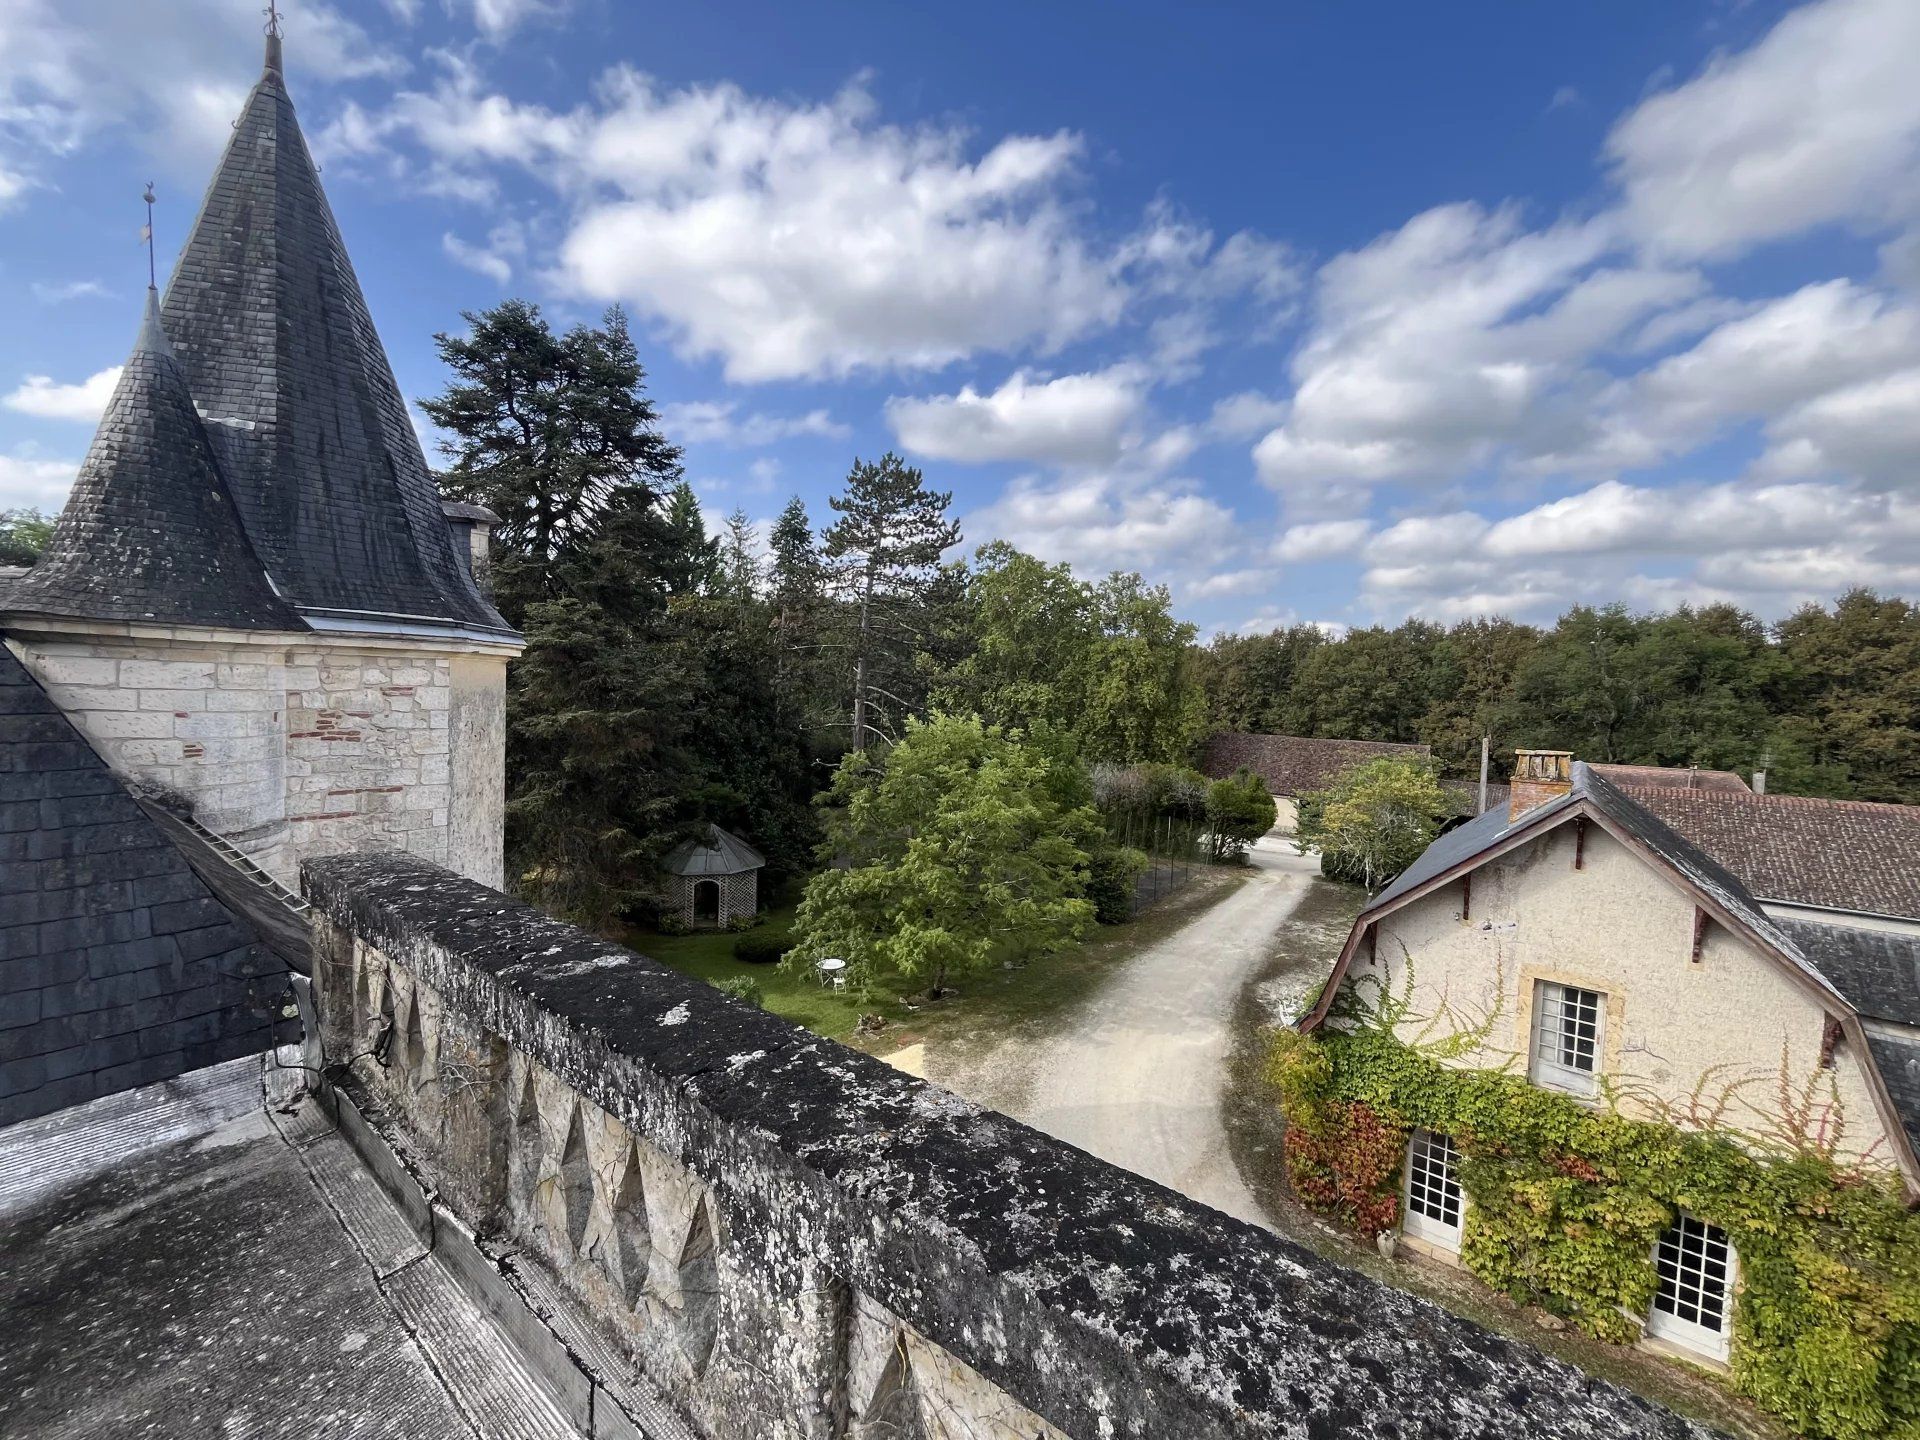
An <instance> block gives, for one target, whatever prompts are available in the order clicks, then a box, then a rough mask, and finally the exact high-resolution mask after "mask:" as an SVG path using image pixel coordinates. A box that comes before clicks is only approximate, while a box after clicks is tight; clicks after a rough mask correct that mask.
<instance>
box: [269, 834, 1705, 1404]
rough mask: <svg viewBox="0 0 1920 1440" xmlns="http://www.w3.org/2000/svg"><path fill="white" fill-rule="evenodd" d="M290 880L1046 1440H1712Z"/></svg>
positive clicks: (709, 1019) (1083, 1176) (537, 934)
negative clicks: (1029, 1419)
mask: <svg viewBox="0 0 1920 1440" xmlns="http://www.w3.org/2000/svg"><path fill="white" fill-rule="evenodd" d="M302 876H303V882H304V888H305V891H306V893H307V895H308V897H309V898H310V899H311V900H312V901H313V902H314V904H315V906H316V908H317V910H318V911H319V912H320V913H321V915H323V916H324V917H325V919H326V920H327V921H328V922H329V923H331V924H332V925H333V926H335V927H337V928H338V929H339V930H341V931H343V932H345V933H348V934H351V935H352V936H353V937H354V938H355V939H356V940H358V941H361V942H363V943H365V944H367V945H370V946H372V947H374V948H376V949H378V950H380V951H382V952H383V953H385V954H386V955H387V956H388V957H389V959H391V960H392V961H393V962H394V963H396V964H400V965H402V966H405V967H408V968H410V969H412V970H413V971H414V973H415V974H416V976H417V977H418V978H419V979H420V980H422V981H424V982H426V983H427V984H429V985H431V986H433V987H434V988H435V990H436V991H437V992H438V993H439V995H440V996H441V998H442V1000H443V1002H444V1003H445V1005H446V1006H447V1007H448V1009H449V1011H450V1012H452V1013H457V1014H460V1015H462V1016H464V1017H466V1018H467V1019H469V1020H471V1021H473V1022H475V1023H477V1024H478V1025H480V1026H482V1027H484V1028H485V1029H486V1030H488V1031H490V1032H492V1033H493V1034H496V1035H498V1036H500V1037H501V1038H502V1039H503V1040H505V1041H506V1042H507V1043H508V1044H509V1045H511V1046H513V1047H515V1048H517V1049H519V1050H521V1051H522V1052H523V1053H525V1054H527V1055H529V1056H531V1057H532V1058H534V1059H535V1060H537V1061H538V1062H539V1063H540V1064H541V1065H543V1066H545V1067H547V1068H548V1069H549V1070H550V1071H551V1072H553V1073H554V1074H555V1075H556V1076H558V1077H560V1078H561V1079H563V1080H564V1081H566V1082H567V1083H568V1084H569V1085H570V1086H572V1087H573V1088H574V1089H575V1090H576V1091H577V1092H579V1093H580V1094H582V1095H584V1096H586V1097H587V1098H589V1099H590V1100H592V1101H593V1102H594V1103H596V1104H598V1105H600V1106H601V1107H602V1108H604V1109H606V1110H607V1111H608V1112H609V1113H610V1114H612V1115H614V1116H616V1117H618V1118H619V1119H620V1120H621V1121H622V1122H623V1123H626V1124H629V1125H631V1126H632V1127H633V1128H634V1129H635V1130H636V1131H642V1132H645V1133H647V1134H648V1135H649V1136H650V1137H651V1138H652V1139H653V1140H654V1142H655V1143H659V1144H663V1145H665V1146H666V1147H667V1148H668V1149H669V1150H671V1149H672V1148H674V1147H675V1146H676V1145H678V1146H679V1147H680V1148H681V1150H682V1153H683V1157H684V1158H685V1159H686V1163H688V1165H689V1166H690V1167H691V1168H693V1169H695V1170H696V1171H698V1172H699V1173H701V1174H702V1176H703V1178H704V1179H705V1180H706V1181H707V1182H708V1183H709V1184H710V1185H712V1186H713V1187H714V1189H715V1192H716V1194H718V1195H719V1196H720V1197H721V1200H722V1203H723V1204H724V1205H726V1206H728V1207H729V1208H730V1209H731V1210H732V1211H733V1212H734V1216H733V1219H732V1220H731V1222H730V1223H733V1224H735V1225H745V1226H749V1227H755V1228H761V1227H764V1228H766V1229H768V1230H774V1231H779V1230H784V1231H786V1232H787V1235H788V1237H789V1238H790V1239H791V1241H792V1243H794V1244H796V1245H799V1246H803V1247H805V1248H806V1249H807V1250H808V1251H809V1253H810V1258H811V1259H813V1260H815V1261H817V1262H818V1263H820V1264H822V1265H823V1266H825V1267H828V1268H831V1269H833V1270H836V1271H837V1272H838V1273H841V1274H843V1275H846V1276H847V1278H848V1279H849V1280H850V1281H852V1282H853V1283H854V1284H856V1285H858V1286H860V1287H862V1288H863V1289H864V1290H866V1291H867V1292H868V1293H872V1294H874V1295H876V1296H877V1297H879V1298H880V1299H881V1300H882V1301H883V1302H884V1303H886V1304H887V1305H889V1306H890V1307H891V1308H892V1309H893V1310H894V1311H895V1312H896V1313H897V1314H899V1315H900V1316H901V1317H902V1318H903V1319H905V1320H906V1321H908V1322H909V1323H911V1324H912V1325H914V1326H915V1327H917V1328H918V1329H919V1330H920V1331H921V1332H922V1333H924V1334H926V1335H928V1336H929V1337H931V1338H932V1339H934V1340H936V1341H937V1342H939V1343H940V1344H942V1345H944V1346H946V1347H947V1348H948V1349H950V1350H951V1351H952V1352H953V1353H954V1354H955V1355H957V1356H959V1357H960V1358H962V1359H964V1360H966V1361H967V1362H968V1363H969V1364H971V1365H973V1366H974V1367H975V1368H977V1369H978V1370H979V1371H980V1372H981V1373H982V1374H984V1375H986V1376H988V1377H989V1378H991V1379H992V1380H993V1381H994V1382H995V1383H996V1384H998V1385H1000V1386H1002V1387H1003V1388H1004V1389H1005V1390H1006V1391H1007V1393H1008V1394H1010V1395H1012V1396H1014V1397H1016V1398H1018V1399H1019V1400H1020V1401H1021V1402H1022V1403H1023V1404H1025V1405H1027V1406H1029V1407H1030V1408H1031V1409H1032V1410H1033V1411H1034V1412H1036V1413H1037V1414H1040V1415H1043V1416H1045V1417H1046V1418H1047V1419H1049V1420H1051V1421H1053V1422H1054V1423H1055V1424H1057V1425H1059V1426H1061V1427H1062V1428H1063V1429H1065V1430H1066V1431H1067V1432H1068V1433H1070V1434H1073V1435H1076V1436H1079V1435H1084V1436H1086V1437H1087V1440H1094V1437H1096V1436H1100V1437H1105V1436H1120V1435H1126V1436H1167V1435H1174V1434H1178V1435H1180V1436H1182V1437H1195V1440H1199V1437H1206V1436H1214V1435H1218V1436H1229V1435H1282V1434H1284V1435H1306V1436H1309V1437H1322V1436H1324V1437H1333V1436H1342V1437H1382V1440H1384V1437H1388V1436H1395V1437H1410V1436H1432V1437H1440V1436H1459V1437H1467V1436H1489V1437H1491V1436H1507V1435H1514V1434H1526V1435H1529V1436H1533V1437H1540V1440H1561V1437H1566V1440H1572V1437H1603V1436H1604V1437H1615V1436H1617V1437H1636V1440H1653V1437H1682V1436H1686V1437H1704V1436H1706V1435H1708V1434H1710V1433H1712V1432H1710V1431H1707V1430H1705V1429H1704V1428H1702V1427H1699V1426H1697V1425H1695V1424H1693V1423H1692V1422H1690V1421H1687V1420H1685V1419H1682V1418H1681V1417H1679V1416H1677V1415H1674V1414H1672V1413H1671V1412H1668V1411H1665V1410H1663V1409H1661V1408H1660V1407H1658V1406H1656V1405H1653V1404H1652V1403H1650V1402H1648V1401H1646V1400H1644V1399H1641V1398H1640V1397H1638V1396H1635V1395H1632V1394H1631V1393H1629V1392H1627V1391H1625V1390H1623V1389H1621V1388H1619V1387H1617V1386H1614V1385H1612V1384H1609V1383H1607V1382H1604V1381H1600V1380H1597V1379H1594V1378H1592V1377H1590V1376H1588V1375H1586V1374H1585V1373H1584V1372H1582V1371H1580V1370H1578V1369H1577V1368H1575V1367H1573V1366H1571V1365H1569V1364H1566V1363H1565V1362H1562V1361H1559V1360H1555V1359H1553V1358H1551V1357H1549V1356H1546V1355H1544V1354H1542V1353H1541V1352H1539V1351H1538V1350H1535V1349H1533V1348H1532V1347H1530V1346H1527V1345H1524V1344H1521V1343H1519V1342H1517V1341H1513V1340H1509V1339H1507V1338H1504V1337H1502V1336H1499V1335H1495V1334H1493V1333H1491V1332H1489V1331H1486V1330H1484V1329H1482V1328H1480V1327H1478V1326H1476V1325H1473V1324H1471V1323H1470V1322H1468V1321H1465V1320H1463V1319H1460V1318H1459V1317H1456V1316H1453V1315H1451V1314H1449V1313H1447V1312H1446V1311H1444V1310H1442V1309H1440V1308H1439V1307H1437V1306H1435V1305H1433V1304H1430V1303H1428V1302H1426V1301H1423V1300H1420V1299H1417V1298H1415V1297H1413V1296H1411V1295H1408V1294H1405V1293H1403V1292H1401V1291H1398V1290H1394V1289H1392V1288H1390V1287H1387V1286H1385V1285H1382V1284H1380V1283H1379V1282H1377V1281H1374V1280H1371V1279H1369V1278H1368V1277H1366V1276H1363V1275H1361V1274H1359V1273H1357V1272H1353V1271H1348V1270H1345V1269H1342V1268H1340V1267H1338V1266H1335V1265H1333V1264H1331V1263H1329V1262H1327V1261H1325V1260H1322V1259H1320V1258H1319V1257H1317V1256H1315V1255H1313V1254H1311V1253H1310V1252H1308V1251H1306V1250H1304V1249H1302V1248H1300V1247H1298V1246H1296V1245H1293V1244H1291V1243H1289V1242H1287V1241H1284V1240H1282V1239H1280V1238H1278V1237H1276V1236H1274V1235H1271V1234H1269V1233H1267V1232H1266V1231H1263V1230H1261V1229H1258V1228H1257V1227H1254V1226H1251V1225H1247V1224H1244V1223H1242V1222H1239V1221H1236V1220H1233V1219H1231V1218H1229V1217H1227V1216H1225V1215H1222V1214H1220V1213H1218V1212H1216V1211H1214V1210H1211V1209H1209V1208H1207V1207H1206V1206H1203V1205H1200V1204H1197V1203H1195V1202H1193V1201H1190V1200H1187V1199H1185V1198H1184V1197H1182V1196H1179V1195H1177V1194H1175V1193H1174V1192H1172V1191H1170V1190H1168V1189H1166V1188H1164V1187H1162V1186H1160V1185H1157V1184H1155V1183H1153V1182H1151V1181H1149V1180H1146V1179H1144V1178H1142V1177H1140V1176H1137V1175H1133V1174H1131V1173H1129V1172H1127V1171H1124V1170H1120V1169H1118V1168H1117V1167H1115V1166H1112V1165H1109V1164H1107V1163H1105V1162H1104V1161H1101V1160H1098V1159H1095V1158H1094V1157H1092V1156H1090V1155H1087V1154H1085V1153H1084V1152H1082V1151H1079V1150H1077V1149H1074V1148H1073V1147H1071V1146H1069V1145H1066V1144H1064V1143H1062V1142H1059V1141H1056V1140H1053V1139H1051V1138H1050V1137H1048V1136H1045V1135H1042V1134H1040V1133H1038V1132H1037V1131H1034V1130H1032V1129H1030V1128H1028V1127H1027V1126H1024V1125H1021V1124H1019V1123H1018V1122H1016V1121H1013V1120H1011V1119H1009V1118H1007V1117H1006V1116H1003V1115H1000V1114H997V1113H995V1112H993V1111H989V1110H984V1109H982V1108H980V1107H978V1106H976V1105H973V1104H971V1103H969V1102H967V1101H965V1100H962V1099H960V1098H958V1097H956V1096H954V1095H951V1094H949V1093H947V1092H946V1091H943V1090H940V1089H938V1088H937V1087H935V1086H932V1085H929V1084H927V1083H926V1082H924V1081H922V1080H918V1079H915V1078H913V1077H911V1076H908V1075H904V1074H901V1073H900V1072H898V1071H896V1070H894V1069H892V1068H891V1067H890V1066H888V1065H886V1064H884V1063H883V1062H881V1061H879V1060H876V1059H874V1058H872V1057H870V1056H867V1055H863V1054H860V1053H858V1052H855V1051H852V1050H849V1049H847V1048H845V1047H843V1046H841V1045H838V1044H836V1043H834V1042H832V1041H829V1040H825V1039H822V1038H820V1037H818V1036H815V1035H812V1034H811V1033H809V1032H807V1031H805V1030H803V1029H800V1028H799V1027H797V1026H794V1025H792V1024H790V1023H788V1022H786V1021H784V1020H781V1019H779V1018H777V1017H775V1016H772V1015H768V1014H765V1013H764V1012H762V1011H759V1010H757V1009H755V1008H753V1007H751V1006H748V1005H745V1004H743V1003H741V1002H738V1001H735V1000H733V999H731V998H730V997H728V996H725V995H722V994H721V993H720V992H719V991H717V990H715V989H713V988H712V987H710V986H708V985H706V984H704V983H703V982H700V981H698V980H694V979H691V978H689V977H686V976H682V975H680V974H678V973H676V972H674V971H672V970H670V969H668V968H667V967H665V966H663V965H661V964H659V963H657V962H655V961H652V960H649V959H647V958H646V957H644V956H641V955H639V954H637V953H635V952H633V951H631V950H628V949H625V948H623V947H621V946H618V945H614V944H612V943H610V942H607V941H604V940H600V939H597V938H596V937H594V936H592V935H590V934H588V933H587V932H585V931H582V930H580V929H577V928H575V927H573V926H570V925H567V924H564V923H562V922H560V921H557V920H554V919H552V918H550V917H548V916H546V915H544V914H541V913H540V912H538V911H536V910H533V909H531V908H529V907H527V906H525V905H522V904H519V903H517V902H515V901H513V900H511V899H509V898H508V897H507V896H505V895H503V894H501V893H499V892H497V891H494V890H491V889H489V888H487V887H485V886H482V885H479V884H476V883H474V882H472V881H468V880H465V879H462V878H460V877H458V876H455V875H453V874H451V873H449V872H447V871H445V870H442V869H440V868H439V867H437V866H434V865H431V864H429V863H427V862H425V861H421V860H418V859H415V858H412V857H408V856H401V855H353V856H332V857H327V858H324V859H315V860H309V861H308V862H306V864H305V865H304V866H303V867H302ZM756 1170H757V1171H759V1172H761V1173H762V1174H776V1172H777V1183H772V1182H767V1183H759V1182H756V1181H755V1179H754V1178H753V1176H754V1172H755V1171H756ZM730 1171H731V1172H732V1173H729V1172H730ZM774 1196H778V1197H779V1201H780V1203H778V1204H770V1203H765V1202H767V1201H768V1200H769V1199H770V1198H771V1197H774ZM756 1197H758V1198H759V1200H760V1201H761V1202H763V1203H761V1204H758V1205H757V1204H756ZM796 1197H802V1199H801V1203H799V1204H795V1198H796ZM1063 1356H1065V1357H1068V1363H1067V1364H1065V1365H1063V1364H1062V1363H1061V1360H1062V1357H1063ZM1116 1396H1117V1397H1119V1401H1118V1403H1116V1401H1115V1397H1116Z"/></svg>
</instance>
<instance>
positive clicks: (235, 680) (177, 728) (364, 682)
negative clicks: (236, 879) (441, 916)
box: [19, 632, 506, 885]
mask: <svg viewBox="0 0 1920 1440" xmlns="http://www.w3.org/2000/svg"><path fill="white" fill-rule="evenodd" d="M217 634H218V632H198V635H197V636H195V637H194V638H184V637H183V638H175V639H149V638H144V637H143V638H140V639H137V640H136V639H134V638H132V637H122V638H118V639H115V638H109V637H104V636H98V635H92V634H87V635H80V634H75V635H70V636H62V635H53V636H38V635H34V636H28V637H26V638H24V639H22V640H21V641H20V642H19V644H20V649H21V653H22V658H23V660H24V662H25V663H26V665H27V667H28V669H29V670H31V671H32V672H33V674H34V675H35V676H36V678H38V679H39V680H40V682H41V683H42V684H43V685H44V686H45V687H46V689H47V692H48V693H49V694H50V695H52V696H53V698H54V700H55V702H56V703H57V704H58V705H59V706H60V708H61V710H62V711H63V712H64V713H66V714H67V715H69V716H70V717H71V718H72V719H73V721H74V723H75V724H77V725H78V726H79V727H80V729H81V730H82V731H83V732H85V734H86V735H87V737H88V739H90V740H91V741H92V742H93V743H94V745H95V746H96V747H97V748H98V749H99V750H100V752H101V754H102V755H104V756H105V757H106V759H107V761H108V763H109V764H111V765H112V766H113V768H114V769H116V770H119V771H121V772H122V773H124V774H128V775H133V776H137V777H139V778H140V779H141V780H143V781H146V782H148V783H151V784H155V785H160V786H164V787H166V788H167V789H169V790H172V791H174V792H176V793H178V794H180V795H183V796H185V797H187V798H188V799H189V800H190V801H191V802H192V803H193V808H194V816H195V818H196V819H198V820H199V821H200V823H201V824H203V825H205V826H206V827H207V828H208V829H210V830H213V831H215V832H217V833H219V834H221V835H224V836H226V837H227V838H229V839H230V840H232V841H233V842H234V843H235V844H236V845H238V846H240V848H241V849H243V850H245V851H246V852H247V853H248V854H249V855H251V856H252V857H253V858H254V859H255V860H256V861H257V862H258V863H259V864H261V865H262V866H264V867H265V868H266V869H268V870H270V871H272V872H273V873H274V874H276V875H278V876H280V877H281V878H283V879H284V880H286V881H287V882H288V883H289V884H292V883H296V877H297V875H298V872H299V864H300V861H301V860H303V859H306V858H307V857H309V856H320V855H334V854H341V853H345V852H348V851H355V850H405V851H407V852H409V853H411V854H415V855H419V856H422V857H423V858H425V859H429V860H432V861H434V862H436V863H438V864H443V865H446V866H448V867H449V868H451V869H454V870H457V871H458V872H460V873H461V874H464V875H467V876H469V877H471V878H474V879H478V880H481V881H483V882H485V883H487V884H496V885H497V884H499V883H501V881H502V879H503V876H502V874H501V840H502V835H503V833H504V827H505V821H504V806H505V764H504V734H505V704H504V696H505V685H506V679H505V676H506V662H505V660H504V658H502V657H500V656H498V655H490V654H485V655H476V654H464V653H457V652H443V651H437V650H431V649H425V648H418V647H417V645H415V646H406V647H399V646H395V645H393V644H377V643H369V644H349V643H344V642H339V641H331V640H329V641H326V642H324V643H323V642H321V641H320V639H319V637H314V639H313V640H312V641H311V642H310V643H308V644H306V645H294V646H289V645H288V644H287V637H285V636H257V635H251V634H239V633H235V634H233V635H232V637H231V638H230V639H221V638H216V636H217Z"/></svg>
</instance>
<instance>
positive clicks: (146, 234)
mask: <svg viewBox="0 0 1920 1440" xmlns="http://www.w3.org/2000/svg"><path fill="white" fill-rule="evenodd" d="M140 198H141V199H143V200H145V201H146V202H147V223H146V224H145V225H142V226H141V227H140V238H141V239H142V240H144V241H146V242H147V288H148V289H149V290H155V289H158V288H159V285H160V280H159V273H158V271H157V270H156V269H155V267H154V263H153V182H152V181H151V180H149V181H148V182H147V191H146V194H145V195H143V196H141V197H140Z"/></svg>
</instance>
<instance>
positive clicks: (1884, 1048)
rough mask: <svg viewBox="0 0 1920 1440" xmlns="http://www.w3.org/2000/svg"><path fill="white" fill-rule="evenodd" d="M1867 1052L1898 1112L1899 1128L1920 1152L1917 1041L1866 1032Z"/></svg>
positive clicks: (1873, 1031) (1919, 1060)
mask: <svg viewBox="0 0 1920 1440" xmlns="http://www.w3.org/2000/svg"><path fill="white" fill-rule="evenodd" d="M1867 1050H1868V1052H1869V1053H1870V1054H1871V1055H1872V1056H1873V1063H1874V1066H1875V1068H1877V1069H1878V1070H1879V1071H1880V1078H1881V1080H1883V1081H1884V1082H1885V1083H1886V1087H1887V1093H1888V1094H1889V1095H1890V1096H1892V1097H1893V1107H1894V1109H1896V1110H1898V1111H1899V1112H1900V1124H1901V1127H1902V1128H1903V1129H1904V1130H1905V1131H1906V1132H1907V1139H1908V1140H1909V1141H1911V1142H1912V1144H1913V1148H1914V1149H1915V1150H1920V1041H1915V1040H1912V1039H1909V1038H1907V1037H1906V1036H1902V1035H1889V1034H1887V1033H1886V1032H1884V1031H1881V1030H1869V1031H1867Z"/></svg>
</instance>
